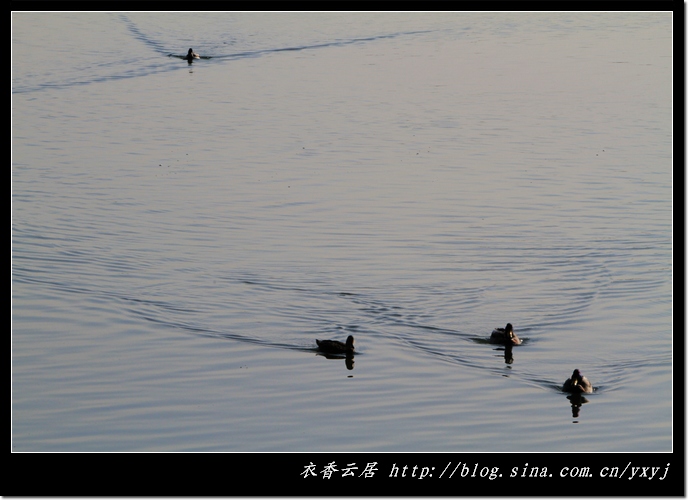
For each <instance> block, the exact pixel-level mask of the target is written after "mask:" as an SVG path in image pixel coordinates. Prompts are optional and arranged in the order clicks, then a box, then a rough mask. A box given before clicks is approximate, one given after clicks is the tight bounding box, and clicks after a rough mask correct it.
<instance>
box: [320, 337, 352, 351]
mask: <svg viewBox="0 0 688 500" xmlns="http://www.w3.org/2000/svg"><path fill="white" fill-rule="evenodd" d="M315 343H316V344H318V349H319V350H320V351H323V352H327V353H331V354H353V352H354V337H353V335H349V336H348V337H347V339H346V343H344V342H340V341H338V340H318V339H315Z"/></svg>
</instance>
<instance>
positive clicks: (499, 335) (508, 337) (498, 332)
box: [490, 323, 521, 345]
mask: <svg viewBox="0 0 688 500" xmlns="http://www.w3.org/2000/svg"><path fill="white" fill-rule="evenodd" d="M490 343H491V344H509V345H521V339H519V338H518V337H517V336H516V334H515V333H514V327H513V326H511V323H507V324H506V326H505V327H504V328H495V329H494V330H492V335H490Z"/></svg>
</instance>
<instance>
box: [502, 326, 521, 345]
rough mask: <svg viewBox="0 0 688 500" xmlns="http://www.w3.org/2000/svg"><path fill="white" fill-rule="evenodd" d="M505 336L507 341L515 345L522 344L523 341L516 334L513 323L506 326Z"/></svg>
mask: <svg viewBox="0 0 688 500" xmlns="http://www.w3.org/2000/svg"><path fill="white" fill-rule="evenodd" d="M504 336H505V337H506V340H509V341H511V343H512V344H513V345H519V344H520V343H521V339H519V338H518V336H516V334H515V333H514V327H513V326H512V324H511V323H507V324H506V327H505V328H504Z"/></svg>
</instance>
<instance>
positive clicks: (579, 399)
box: [566, 393, 588, 424]
mask: <svg viewBox="0 0 688 500" xmlns="http://www.w3.org/2000/svg"><path fill="white" fill-rule="evenodd" d="M566 399H568V400H569V401H570V402H571V416H572V417H573V418H578V417H579V415H580V409H581V406H583V405H584V404H586V403H588V399H587V398H586V397H585V396H583V395H582V394H580V393H577V394H570V395H568V396H566ZM573 423H574V424H575V423H578V422H577V421H576V420H574V421H573Z"/></svg>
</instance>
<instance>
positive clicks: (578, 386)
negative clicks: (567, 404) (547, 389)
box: [562, 368, 592, 394]
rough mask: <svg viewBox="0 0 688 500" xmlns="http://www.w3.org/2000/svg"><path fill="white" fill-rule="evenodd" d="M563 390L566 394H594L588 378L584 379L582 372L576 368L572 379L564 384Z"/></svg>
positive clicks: (568, 379)
mask: <svg viewBox="0 0 688 500" xmlns="http://www.w3.org/2000/svg"><path fill="white" fill-rule="evenodd" d="M562 390H563V391H564V392H572V393H584V394H590V393H592V384H591V383H590V381H589V380H588V379H587V377H584V376H583V375H582V374H581V372H580V370H578V369H577V368H576V369H575V370H573V373H572V374H571V378H567V379H566V382H564V386H563V387H562Z"/></svg>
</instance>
